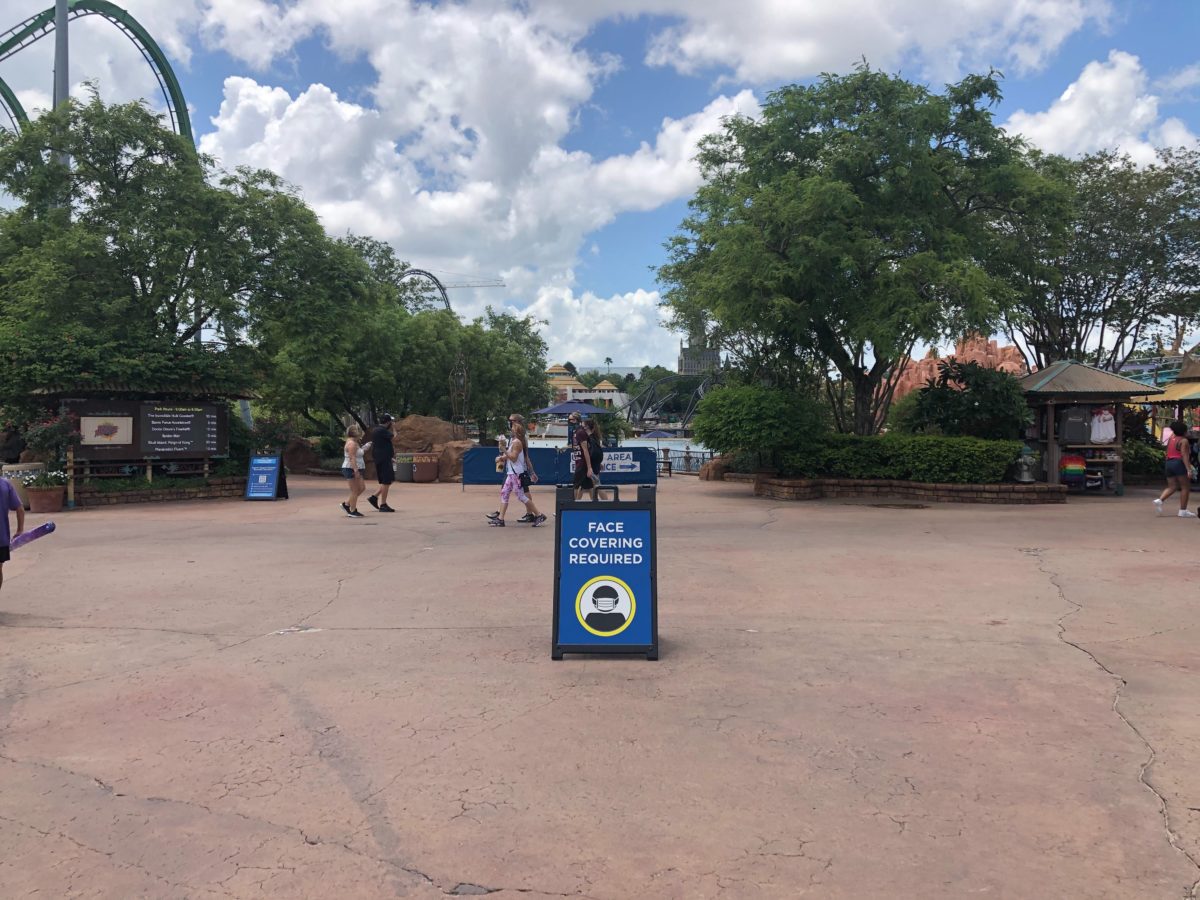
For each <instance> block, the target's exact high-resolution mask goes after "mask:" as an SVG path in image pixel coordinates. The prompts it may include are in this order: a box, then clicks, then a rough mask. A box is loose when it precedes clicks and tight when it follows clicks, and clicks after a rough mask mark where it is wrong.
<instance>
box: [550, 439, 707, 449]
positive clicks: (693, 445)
mask: <svg viewBox="0 0 1200 900" xmlns="http://www.w3.org/2000/svg"><path fill="white" fill-rule="evenodd" d="M566 443H567V439H566V438H565V437H551V438H540V437H531V438H530V439H529V446H530V447H564V446H566ZM629 447H649V448H650V449H651V450H658V449H663V450H666V449H668V448H669V449H670V450H671V451H672V452H674V451H678V452H680V453H682V452H683V451H684V450H691V451H692V452H693V453H706V452H707V450H706V449H705V447H704V445H703V444H699V443H697V442H696V441H694V440H692V439H691V438H661V439H659V440H657V441H656V440H655V439H654V438H627V439H625V440H623V441H621V448H620V449H622V450H624V449H628V448H629Z"/></svg>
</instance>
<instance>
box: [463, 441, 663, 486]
mask: <svg viewBox="0 0 1200 900" xmlns="http://www.w3.org/2000/svg"><path fill="white" fill-rule="evenodd" d="M496 454H497V451H496V448H494V447H472V448H471V449H470V450H468V451H467V452H466V454H465V455H464V456H463V484H495V485H500V484H503V483H504V473H503V472H497V471H496ZM529 455H530V456H531V457H533V468H534V470H535V471H536V472H537V473H538V477H539V478H540V481H539V482H538V483H539V484H542V485H547V484H554V483H558V484H570V483H571V481H572V478H573V472H572V467H571V454H570V452H569V451H568V450H567V449H566V448H565V447H564V448H562V449H558V448H554V447H534V448H533V449H532V450H530V451H529ZM601 471H602V475H601V481H602V482H603V483H604V484H657V483H658V464H657V461H656V458H655V454H654V449H653V448H652V447H629V448H628V449H621V448H620V447H617V448H616V449H613V450H609V449H606V450H605V451H604V468H603V469H602V470H601Z"/></svg>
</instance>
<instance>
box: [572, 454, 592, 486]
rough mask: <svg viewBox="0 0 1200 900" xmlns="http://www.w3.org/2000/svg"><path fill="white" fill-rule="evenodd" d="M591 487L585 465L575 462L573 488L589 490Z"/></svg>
mask: <svg viewBox="0 0 1200 900" xmlns="http://www.w3.org/2000/svg"><path fill="white" fill-rule="evenodd" d="M591 486H592V480H591V479H590V478H588V471H587V463H585V462H582V461H579V460H576V461H575V487H577V488H590V487H591Z"/></svg>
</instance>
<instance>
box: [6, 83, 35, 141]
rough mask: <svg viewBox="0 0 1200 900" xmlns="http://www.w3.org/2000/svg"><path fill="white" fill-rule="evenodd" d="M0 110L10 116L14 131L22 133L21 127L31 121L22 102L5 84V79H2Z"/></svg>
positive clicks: (9, 119)
mask: <svg viewBox="0 0 1200 900" xmlns="http://www.w3.org/2000/svg"><path fill="white" fill-rule="evenodd" d="M0 109H3V110H4V112H5V114H6V115H7V116H8V121H9V122H10V123H11V124H12V130H13V131H20V130H21V127H22V126H24V125H25V124H26V123H27V122H28V121H29V116H27V115H25V107H23V106H22V105H21V101H20V100H18V99H17V95H16V94H14V93H13V92H12V88H10V87H9V86H8V85H7V84H6V83H5V81H4V79H3V78H0Z"/></svg>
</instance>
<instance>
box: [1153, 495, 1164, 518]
mask: <svg viewBox="0 0 1200 900" xmlns="http://www.w3.org/2000/svg"><path fill="white" fill-rule="evenodd" d="M1154 513H1155V515H1159V516H1161V515H1162V514H1163V508H1162V501H1161V500H1159V499H1158V498H1157V497H1155V498H1154Z"/></svg>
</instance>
